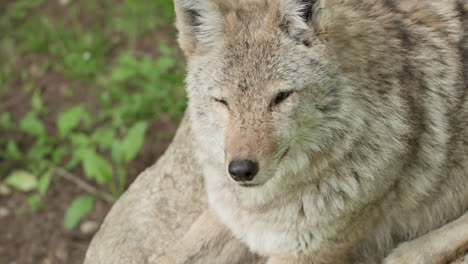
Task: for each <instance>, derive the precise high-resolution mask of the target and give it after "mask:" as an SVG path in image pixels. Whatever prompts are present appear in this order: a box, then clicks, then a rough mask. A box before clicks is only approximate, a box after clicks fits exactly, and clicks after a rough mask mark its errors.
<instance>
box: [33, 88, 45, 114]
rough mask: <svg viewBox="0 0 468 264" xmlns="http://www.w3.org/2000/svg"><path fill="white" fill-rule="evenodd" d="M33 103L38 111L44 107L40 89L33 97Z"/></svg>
mask: <svg viewBox="0 0 468 264" xmlns="http://www.w3.org/2000/svg"><path fill="white" fill-rule="evenodd" d="M31 105H32V107H33V109H34V111H36V112H40V111H41V110H42V109H43V108H44V104H43V103H42V99H41V95H40V94H39V92H38V91H36V92H35V93H34V94H33V96H32V97H31Z"/></svg>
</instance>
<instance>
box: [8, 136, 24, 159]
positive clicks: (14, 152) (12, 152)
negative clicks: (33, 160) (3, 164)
mask: <svg viewBox="0 0 468 264" xmlns="http://www.w3.org/2000/svg"><path fill="white" fill-rule="evenodd" d="M6 154H7V158H9V159H12V160H19V159H21V156H22V154H21V151H20V150H19V149H18V146H17V145H16V142H15V141H14V140H13V139H10V140H8V142H7V146H6Z"/></svg>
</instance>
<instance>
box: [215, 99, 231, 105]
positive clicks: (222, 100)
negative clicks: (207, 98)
mask: <svg viewBox="0 0 468 264" xmlns="http://www.w3.org/2000/svg"><path fill="white" fill-rule="evenodd" d="M213 100H214V101H215V102H217V103H220V104H223V105H225V106H229V105H228V103H227V102H226V100H224V99H219V98H215V97H213Z"/></svg>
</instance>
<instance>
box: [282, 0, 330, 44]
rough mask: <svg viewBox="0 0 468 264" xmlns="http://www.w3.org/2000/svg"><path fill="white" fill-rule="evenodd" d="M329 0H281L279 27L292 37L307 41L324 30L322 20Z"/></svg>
mask: <svg viewBox="0 0 468 264" xmlns="http://www.w3.org/2000/svg"><path fill="white" fill-rule="evenodd" d="M328 1H329V0H281V1H280V7H279V8H280V12H279V13H280V19H279V23H280V27H281V28H283V29H284V30H285V31H286V32H287V33H288V34H289V35H290V36H291V37H292V38H294V39H297V40H300V41H302V42H304V43H309V42H310V40H308V39H309V38H311V37H313V36H317V35H320V34H322V33H323V32H324V30H323V26H322V22H323V21H321V20H323V18H324V15H325V12H324V11H325V10H326V8H325V5H326V4H327V2H328Z"/></svg>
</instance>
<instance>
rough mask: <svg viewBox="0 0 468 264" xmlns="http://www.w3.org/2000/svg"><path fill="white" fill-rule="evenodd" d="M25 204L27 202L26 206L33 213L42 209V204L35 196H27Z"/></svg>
mask: <svg viewBox="0 0 468 264" xmlns="http://www.w3.org/2000/svg"><path fill="white" fill-rule="evenodd" d="M27 202H28V205H29V206H30V207H31V209H32V210H33V212H38V211H40V210H41V209H42V208H44V203H43V202H42V200H41V199H40V198H39V197H37V195H31V196H29V197H28V200H27Z"/></svg>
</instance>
